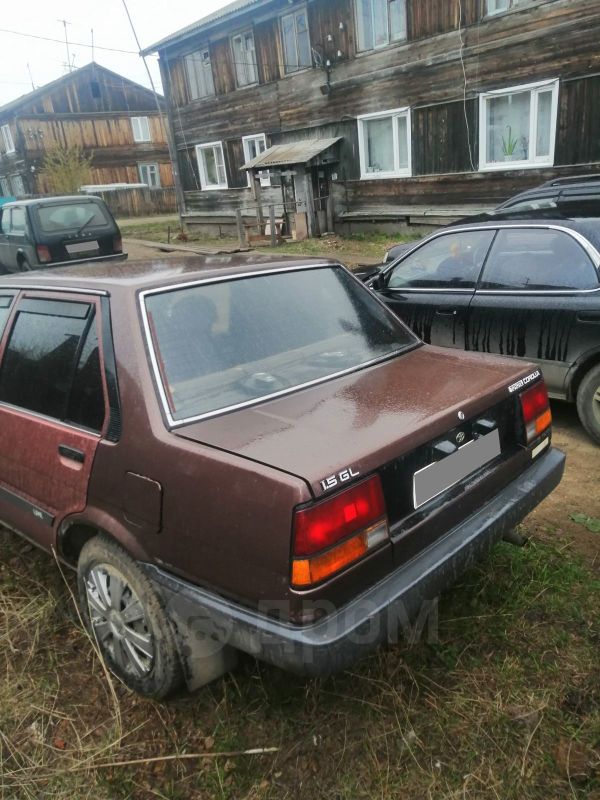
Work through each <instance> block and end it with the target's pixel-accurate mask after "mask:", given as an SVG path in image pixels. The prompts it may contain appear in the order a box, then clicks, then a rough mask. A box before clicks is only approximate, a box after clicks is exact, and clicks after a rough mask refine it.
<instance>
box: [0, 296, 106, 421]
mask: <svg viewBox="0 0 600 800" xmlns="http://www.w3.org/2000/svg"><path fill="white" fill-rule="evenodd" d="M63 309H64V310H65V311H66V314H68V315H63V314H61V313H60V312H61V310H63ZM89 312H90V306H89V305H84V304H82V303H67V302H56V301H48V300H26V301H24V302H22V310H21V311H19V313H18V315H17V319H16V321H15V324H14V327H13V329H12V332H11V334H10V338H9V341H8V345H7V349H6V354H5V356H4V359H3V361H2V369H1V371H0V400H2V401H3V402H5V403H11V404H12V405H16V406H19V407H21V408H26V409H28V410H30V411H35V412H38V413H40V414H45V415H47V416H49V417H54V418H56V419H64V417H65V413H66V409H67V399H68V395H69V389H70V387H71V380H72V377H73V372H74V369H75V361H76V358H77V353H78V349H79V342H80V340H81V336H82V334H83V332H84V329H85V327H86V316H87V315H88V314H89ZM71 314H72V316H71Z"/></svg>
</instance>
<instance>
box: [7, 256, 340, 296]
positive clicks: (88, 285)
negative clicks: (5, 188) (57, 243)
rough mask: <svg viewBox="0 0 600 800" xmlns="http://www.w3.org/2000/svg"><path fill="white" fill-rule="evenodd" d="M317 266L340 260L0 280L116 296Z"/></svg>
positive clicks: (105, 270) (105, 267) (115, 266)
mask: <svg viewBox="0 0 600 800" xmlns="http://www.w3.org/2000/svg"><path fill="white" fill-rule="evenodd" d="M315 266H339V262H338V261H334V260H331V259H326V258H322V259H318V258H303V259H300V258H286V257H280V256H279V257H277V256H268V255H250V254H248V255H245V254H235V255H229V256H223V255H219V256H182V257H181V259H180V260H179V259H175V258H173V259H169V260H168V261H167V260H164V259H160V258H156V259H152V260H148V261H124V262H119V263H114V262H107V261H104V262H94V263H87V264H78V265H74V266H72V267H57V268H53V269H46V270H35V271H32V272H28V273H27V274H25V273H20V274H19V275H14V276H10V277H7V276H0V289H13V288H15V289H18V288H24V289H26V288H39V289H50V290H56V291H59V290H61V289H71V290H72V289H81V290H82V291H83V292H86V291H87V292H101V293H103V294H112V293H116V292H136V291H139V290H148V289H155V288H156V289H160V288H165V289H168V288H170V287H173V286H177V285H179V284H184V283H193V282H195V281H202V280H209V279H211V278H227V277H230V276H239V275H245V274H248V273H250V274H254V273H257V274H258V273H261V272H265V271H267V272H270V271H279V270H281V269H300V268H303V267H306V268H310V267H315Z"/></svg>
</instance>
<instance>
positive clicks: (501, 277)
mask: <svg viewBox="0 0 600 800" xmlns="http://www.w3.org/2000/svg"><path fill="white" fill-rule="evenodd" d="M593 257H594V252H593V250H592V249H591V248H590V246H589V244H588V243H587V242H586V240H585V239H583V237H580V236H578V235H577V234H576V233H574V232H573V231H572V230H570V229H567V228H560V227H559V226H547V227H546V226H531V227H528V226H524V225H521V226H514V227H512V226H511V227H503V228H501V229H500V230H499V231H498V235H497V237H496V239H495V240H494V243H493V246H492V249H491V251H490V254H489V256H488V258H487V261H486V264H485V267H484V270H483V273H482V276H481V280H480V282H479V285H478V287H477V291H476V293H475V296H474V298H473V302H472V303H471V307H470V310H469V323H468V338H467V347H468V349H470V350H478V351H482V352H486V353H498V354H500V355H506V356H512V357H515V358H521V359H524V360H527V361H533V362H535V363H537V364H539V365H540V366H541V367H542V370H543V373H544V377H545V379H546V382H547V384H548V388H549V391H550V392H551V394H553V395H554V396H556V397H564V396H565V395H566V377H567V373H568V370H569V367H570V366H571V364H573V363H574V361H575V360H576V359H578V358H579V357H580V356H581V355H582V354H583V353H585V352H587V351H590V350H592V349H593V348H594V347H596V348H597V347H598V345H599V344H600V340H599V339H598V336H599V330H600V328H599V324H598V323H599V322H600V297H599V294H598V286H599V285H598V272H597V269H596V265H595V264H594V261H593Z"/></svg>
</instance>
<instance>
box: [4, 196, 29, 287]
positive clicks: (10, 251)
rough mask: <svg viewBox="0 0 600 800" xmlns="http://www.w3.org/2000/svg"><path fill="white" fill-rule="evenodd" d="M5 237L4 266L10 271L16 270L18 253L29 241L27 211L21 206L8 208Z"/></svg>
mask: <svg viewBox="0 0 600 800" xmlns="http://www.w3.org/2000/svg"><path fill="white" fill-rule="evenodd" d="M6 238H7V242H8V248H7V253H6V257H7V263H6V267H7V269H9V270H10V271H11V272H18V271H19V269H20V265H19V253H22V252H24V251H25V249H26V247H27V246H28V245H29V243H30V239H29V233H28V226H27V212H26V210H25V208H23V206H13V207H12V208H11V209H10V226H9V229H8V233H7V237H6ZM30 260H31V259H30Z"/></svg>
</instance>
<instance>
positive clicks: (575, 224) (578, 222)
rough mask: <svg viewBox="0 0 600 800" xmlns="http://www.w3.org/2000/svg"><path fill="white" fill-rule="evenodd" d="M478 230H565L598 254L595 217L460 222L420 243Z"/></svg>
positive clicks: (599, 232) (598, 228) (599, 221)
mask: <svg viewBox="0 0 600 800" xmlns="http://www.w3.org/2000/svg"><path fill="white" fill-rule="evenodd" d="M479 228H548V229H549V230H556V229H557V228H558V229H560V228H562V229H565V228H566V229H568V230H572V231H574V232H575V233H578V234H580V235H581V236H584V237H585V238H586V239H587V240H588V241H589V242H590V244H591V245H592V246H593V247H594V248H595V249H596V250H597V251H598V253H600V219H599V218H597V217H585V218H582V219H564V218H563V217H560V218H556V219H549V218H548V217H539V218H535V219H532V218H529V217H528V218H523V217H521V218H517V217H515V218H513V219H498V218H493V217H492V218H490V219H486V220H479V219H478V220H477V221H475V222H469V221H461V222H460V223H459V224H456V225H451V226H450V225H449V226H447V227H444V228H441V229H440V230H438V231H435V233H432V234H430V236H428V237H426V238H425V239H423V240H422V241H423V242H425V241H427V240H428V239H429V238H431V237H434V236H437V235H440V234H443V233H456V232H457V231H462V230H477V229H479Z"/></svg>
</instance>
